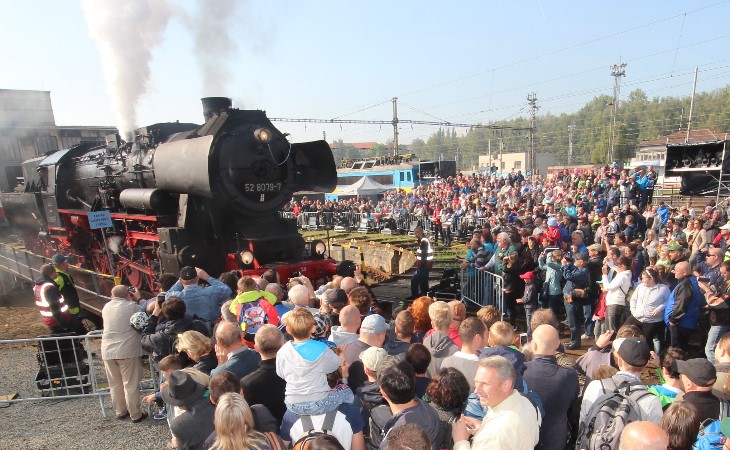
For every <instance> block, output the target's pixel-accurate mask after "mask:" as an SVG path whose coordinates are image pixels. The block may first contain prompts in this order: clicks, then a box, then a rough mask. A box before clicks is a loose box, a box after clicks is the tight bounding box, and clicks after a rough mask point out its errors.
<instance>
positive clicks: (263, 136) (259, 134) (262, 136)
mask: <svg viewBox="0 0 730 450" xmlns="http://www.w3.org/2000/svg"><path fill="white" fill-rule="evenodd" d="M253 136H254V137H255V138H256V140H257V141H259V142H261V143H262V144H268V143H269V142H271V131H269V130H268V129H267V128H257V129H256V130H255V131H254V132H253Z"/></svg>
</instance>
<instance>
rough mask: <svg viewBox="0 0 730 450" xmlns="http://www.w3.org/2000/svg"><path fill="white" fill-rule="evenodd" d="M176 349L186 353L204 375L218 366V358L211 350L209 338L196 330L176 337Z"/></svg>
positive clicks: (211, 344) (194, 366) (211, 345)
mask: <svg viewBox="0 0 730 450" xmlns="http://www.w3.org/2000/svg"><path fill="white" fill-rule="evenodd" d="M177 351H178V352H180V353H185V354H186V355H188V358H190V359H191V360H192V361H193V362H194V363H195V364H194V365H193V368H195V369H198V370H199V371H201V372H203V373H204V374H206V375H210V371H211V370H213V369H215V368H216V367H217V366H218V358H217V357H216V356H215V351H214V350H213V343H212V342H211V340H210V338H209V337H208V336H206V335H204V334H203V333H200V332H198V331H193V330H190V331H186V332H184V333H182V334H181V335H180V336H179V337H178V339H177Z"/></svg>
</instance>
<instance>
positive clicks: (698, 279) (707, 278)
mask: <svg viewBox="0 0 730 450" xmlns="http://www.w3.org/2000/svg"><path fill="white" fill-rule="evenodd" d="M697 281H699V282H700V283H709V282H710V278H709V277H697Z"/></svg>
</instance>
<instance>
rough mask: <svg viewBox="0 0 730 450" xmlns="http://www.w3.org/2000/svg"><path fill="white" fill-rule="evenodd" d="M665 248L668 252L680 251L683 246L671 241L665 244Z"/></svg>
mask: <svg viewBox="0 0 730 450" xmlns="http://www.w3.org/2000/svg"><path fill="white" fill-rule="evenodd" d="M667 250H669V251H670V252H681V251H683V250H684V247H682V246H681V245H679V244H678V243H677V242H674V241H672V242H670V243H669V244H667Z"/></svg>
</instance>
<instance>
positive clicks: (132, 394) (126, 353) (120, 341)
mask: <svg viewBox="0 0 730 450" xmlns="http://www.w3.org/2000/svg"><path fill="white" fill-rule="evenodd" d="M137 301H139V292H137V291H136V290H135V289H133V288H130V287H129V286H124V285H119V286H114V288H113V289H112V299H111V301H110V302H109V303H107V304H106V305H104V308H103V309H102V310H101V315H102V318H103V320H104V332H103V334H102V336H101V359H103V360H104V368H105V369H106V374H107V378H108V379H109V391H110V393H111V397H112V406H113V407H114V412H115V413H116V415H117V419H124V418H126V417H131V418H132V422H134V423H138V422H141V421H142V420H144V419H146V418H147V413H145V412H142V409H141V408H140V394H139V382H140V380H141V378H142V362H141V360H140V357H141V356H142V338H141V336H140V334H139V333H138V332H137V331H135V329H134V328H132V326H131V325H130V323H129V319H130V318H131V317H132V315H133V314H134V313H136V312H137V311H139V305H138V304H137Z"/></svg>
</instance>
